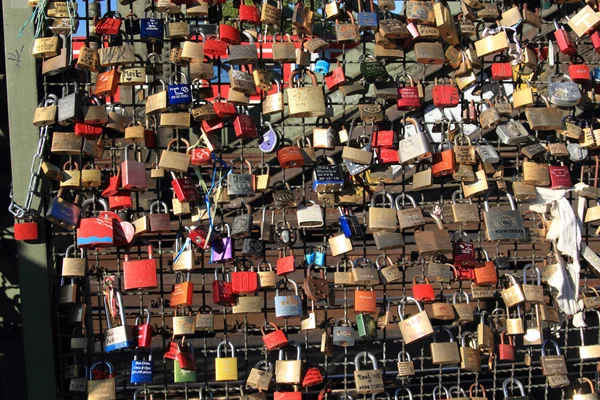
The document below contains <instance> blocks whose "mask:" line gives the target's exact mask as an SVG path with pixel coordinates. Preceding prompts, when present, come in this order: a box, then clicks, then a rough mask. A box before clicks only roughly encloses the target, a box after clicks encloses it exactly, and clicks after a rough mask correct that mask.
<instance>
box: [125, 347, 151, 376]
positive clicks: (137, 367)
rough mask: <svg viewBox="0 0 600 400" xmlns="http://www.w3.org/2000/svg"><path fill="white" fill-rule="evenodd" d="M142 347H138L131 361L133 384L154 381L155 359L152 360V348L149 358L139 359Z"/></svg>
mask: <svg viewBox="0 0 600 400" xmlns="http://www.w3.org/2000/svg"><path fill="white" fill-rule="evenodd" d="M139 352H140V349H136V350H135V353H134V356H133V360H132V361H131V379H130V382H131V383H133V384H138V383H141V384H150V383H152V378H153V377H152V374H153V373H154V361H153V360H152V350H150V353H149V354H148V358H147V359H145V358H144V359H142V360H138V357H139V355H138V354H139Z"/></svg>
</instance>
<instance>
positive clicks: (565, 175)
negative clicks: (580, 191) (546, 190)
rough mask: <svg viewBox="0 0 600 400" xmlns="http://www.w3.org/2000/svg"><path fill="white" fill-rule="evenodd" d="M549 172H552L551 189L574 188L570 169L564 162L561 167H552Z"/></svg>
mask: <svg viewBox="0 0 600 400" xmlns="http://www.w3.org/2000/svg"><path fill="white" fill-rule="evenodd" d="M548 170H549V172H550V189H570V188H571V186H573V183H572V182H571V173H570V172H569V167H568V166H566V165H564V163H563V162H561V163H560V165H550V166H549V167H548Z"/></svg>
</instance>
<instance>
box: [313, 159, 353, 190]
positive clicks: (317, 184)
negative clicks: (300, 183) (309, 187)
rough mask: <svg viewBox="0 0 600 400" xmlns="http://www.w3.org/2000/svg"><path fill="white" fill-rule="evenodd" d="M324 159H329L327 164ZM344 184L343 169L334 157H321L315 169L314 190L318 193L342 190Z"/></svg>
mask: <svg viewBox="0 0 600 400" xmlns="http://www.w3.org/2000/svg"><path fill="white" fill-rule="evenodd" d="M323 161H327V164H324V163H323ZM344 185H345V179H344V176H343V174H342V170H341V168H340V166H339V165H338V164H336V162H335V161H334V160H333V158H331V157H325V158H324V159H323V158H320V159H319V160H318V161H317V165H315V167H314V169H313V190H314V191H315V192H318V193H332V192H340V191H342V189H343V188H344Z"/></svg>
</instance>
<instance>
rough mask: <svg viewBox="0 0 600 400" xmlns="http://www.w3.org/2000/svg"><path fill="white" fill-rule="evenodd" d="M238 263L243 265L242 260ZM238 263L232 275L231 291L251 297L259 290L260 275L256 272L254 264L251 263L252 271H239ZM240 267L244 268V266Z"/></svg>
mask: <svg viewBox="0 0 600 400" xmlns="http://www.w3.org/2000/svg"><path fill="white" fill-rule="evenodd" d="M248 261H250V260H248ZM238 263H241V260H240V261H239V262H238ZM238 263H236V265H235V267H234V270H233V272H232V273H231V290H232V291H233V294H237V295H249V294H252V293H254V292H256V291H257V290H258V274H257V273H256V272H255V271H254V266H253V265H252V262H251V261H250V265H252V266H251V267H250V271H238ZM240 267H241V268H244V266H243V265H241V266H240Z"/></svg>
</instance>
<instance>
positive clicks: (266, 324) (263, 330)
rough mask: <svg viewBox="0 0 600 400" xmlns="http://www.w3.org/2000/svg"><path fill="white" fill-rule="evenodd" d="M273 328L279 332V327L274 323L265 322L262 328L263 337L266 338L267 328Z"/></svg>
mask: <svg viewBox="0 0 600 400" xmlns="http://www.w3.org/2000/svg"><path fill="white" fill-rule="evenodd" d="M269 325H270V326H271V327H273V329H274V330H276V331H278V330H279V327H278V326H277V325H276V324H275V323H273V322H265V323H264V325H263V326H261V327H260V333H262V335H263V336H265V335H266V334H267V333H266V332H265V328H266V327H268V326H269Z"/></svg>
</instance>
